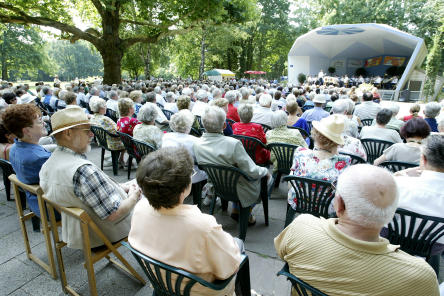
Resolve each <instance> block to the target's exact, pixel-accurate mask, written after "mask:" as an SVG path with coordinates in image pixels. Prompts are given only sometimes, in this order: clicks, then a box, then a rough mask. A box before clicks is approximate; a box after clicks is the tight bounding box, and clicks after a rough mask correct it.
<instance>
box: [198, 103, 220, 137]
mask: <svg viewBox="0 0 444 296" xmlns="http://www.w3.org/2000/svg"><path fill="white" fill-rule="evenodd" d="M225 118H226V115H225V111H224V110H223V109H222V108H219V107H216V106H209V107H207V108H205V111H204V114H203V116H202V123H203V126H204V128H205V129H206V130H207V132H209V133H220V132H222V130H223V129H224V123H225Z"/></svg>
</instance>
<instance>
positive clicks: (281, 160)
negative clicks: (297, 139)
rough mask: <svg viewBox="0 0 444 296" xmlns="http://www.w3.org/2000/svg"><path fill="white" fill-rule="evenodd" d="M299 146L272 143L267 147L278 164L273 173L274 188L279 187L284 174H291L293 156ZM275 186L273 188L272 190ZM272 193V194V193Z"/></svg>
mask: <svg viewBox="0 0 444 296" xmlns="http://www.w3.org/2000/svg"><path fill="white" fill-rule="evenodd" d="M298 147H299V146H297V145H291V144H285V143H270V144H268V145H267V148H268V150H270V151H271V153H274V156H275V157H276V162H277V170H276V171H275V173H273V184H274V187H276V188H277V187H279V183H280V181H281V176H282V174H284V175H288V174H289V173H290V168H291V165H292V164H293V156H294V152H295V151H296V148H298ZM272 189H273V186H271V189H270V190H272ZM270 193H271V192H270Z"/></svg>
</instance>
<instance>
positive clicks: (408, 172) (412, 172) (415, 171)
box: [394, 166, 422, 177]
mask: <svg viewBox="0 0 444 296" xmlns="http://www.w3.org/2000/svg"><path fill="white" fill-rule="evenodd" d="M421 174H422V169H421V168H420V167H419V166H417V167H414V168H408V169H405V170H402V171H398V172H396V173H395V174H394V175H395V176H396V177H399V176H404V177H419V176H421Z"/></svg>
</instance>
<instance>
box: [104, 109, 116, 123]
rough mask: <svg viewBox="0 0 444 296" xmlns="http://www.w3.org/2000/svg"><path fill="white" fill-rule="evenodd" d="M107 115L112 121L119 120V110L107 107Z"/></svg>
mask: <svg viewBox="0 0 444 296" xmlns="http://www.w3.org/2000/svg"><path fill="white" fill-rule="evenodd" d="M106 115H107V116H108V117H109V118H111V120H112V121H114V122H117V120H118V116H117V112H116V111H114V110H113V109H109V108H108V109H106Z"/></svg>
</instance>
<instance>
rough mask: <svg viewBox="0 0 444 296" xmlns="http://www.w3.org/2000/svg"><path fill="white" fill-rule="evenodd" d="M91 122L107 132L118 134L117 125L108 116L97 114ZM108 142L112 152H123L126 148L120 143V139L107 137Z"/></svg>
mask: <svg viewBox="0 0 444 296" xmlns="http://www.w3.org/2000/svg"><path fill="white" fill-rule="evenodd" d="M89 122H90V123H91V124H92V125H97V126H100V127H102V128H103V129H105V130H106V131H108V132H110V133H112V134H116V131H117V125H116V123H115V122H114V121H113V120H112V119H111V118H109V117H108V116H105V115H102V114H98V113H95V114H94V115H93V116H92V117H91V118H90V119H89ZM106 141H107V143H108V147H109V149H111V150H123V149H125V147H124V146H123V144H122V142H121V141H120V138H113V137H110V136H108V135H107V136H106Z"/></svg>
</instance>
